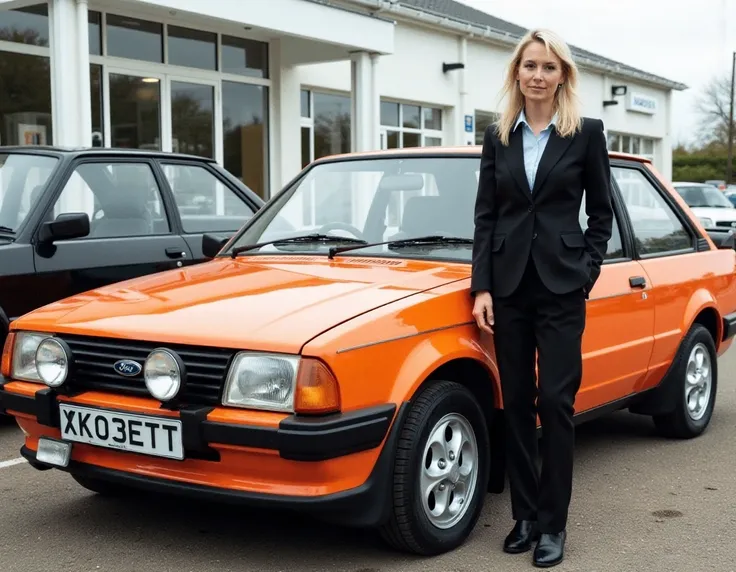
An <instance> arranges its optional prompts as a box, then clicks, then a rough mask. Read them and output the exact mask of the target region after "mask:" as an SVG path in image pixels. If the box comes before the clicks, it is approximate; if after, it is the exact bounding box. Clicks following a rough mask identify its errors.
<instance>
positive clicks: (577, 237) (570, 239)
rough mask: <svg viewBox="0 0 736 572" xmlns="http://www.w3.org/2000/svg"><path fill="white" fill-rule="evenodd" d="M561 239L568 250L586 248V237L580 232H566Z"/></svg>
mask: <svg viewBox="0 0 736 572" xmlns="http://www.w3.org/2000/svg"><path fill="white" fill-rule="evenodd" d="M560 238H562V242H563V243H564V244H565V246H567V247H568V248H585V237H584V236H583V234H582V233H580V232H566V233H563V234H561V235H560Z"/></svg>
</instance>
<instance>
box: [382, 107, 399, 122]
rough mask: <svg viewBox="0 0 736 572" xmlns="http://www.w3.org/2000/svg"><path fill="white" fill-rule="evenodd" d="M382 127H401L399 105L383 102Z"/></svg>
mask: <svg viewBox="0 0 736 572" xmlns="http://www.w3.org/2000/svg"><path fill="white" fill-rule="evenodd" d="M381 125H388V126H391V127H398V126H399V104H398V103H392V102H390V101H382V102H381Z"/></svg>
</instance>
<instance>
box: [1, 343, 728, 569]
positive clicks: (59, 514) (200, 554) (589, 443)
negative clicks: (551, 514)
mask: <svg viewBox="0 0 736 572" xmlns="http://www.w3.org/2000/svg"><path fill="white" fill-rule="evenodd" d="M719 367H720V386H719V389H718V400H717V403H716V411H715V415H714V418H713V421H712V423H711V426H710V428H709V429H708V431H707V432H706V433H705V434H704V435H703V436H701V437H700V438H698V439H695V440H692V441H670V440H666V439H662V438H660V437H658V436H657V435H656V434H655V433H654V430H653V426H652V424H651V421H650V420H649V418H647V417H639V416H635V415H632V414H629V413H627V412H619V413H616V414H614V415H610V416H608V417H606V418H604V419H602V420H599V421H594V422H591V423H589V424H587V425H584V426H581V427H580V428H579V429H578V445H577V449H576V467H575V471H576V472H575V489H574V491H573V501H572V505H571V507H570V521H569V526H568V544H567V552H566V559H565V561H564V562H563V563H562V564H561V565H559V566H557V567H556V568H554V570H560V571H581V572H582V571H585V572H607V571H616V572H620V571H623V570H626V571H648V572H659V571H668V572H679V571H683V572H685V571H687V572H690V571H693V570H697V571H705V570H717V571H719V572H736V564H734V560H733V542H734V539H736V535H735V534H734V532H733V531H734V527H736V494H734V490H735V489H736V454H734V451H735V449H734V438H735V437H736V349H733V350H730V351H729V353H728V354H727V355H726V356H725V357H724V358H721V360H720V362H719ZM21 444H22V434H21V433H20V431H19V430H18V428H17V427H16V426H15V425H14V424H8V423H7V422H5V423H2V422H0V490H2V497H0V498H2V506H1V508H0V562H1V564H0V569H1V570H2V571H3V572H38V571H40V570H54V571H55V572H61V571H64V572H66V571H74V572H87V571H89V572H143V571H145V572H188V571H193V572H194V571H197V572H199V571H208V572H209V571H212V572H220V571H223V572H230V571H233V572H235V571H237V572H249V571H259V572H276V571H282V570H283V571H287V570H289V571H290V570H298V571H304V572H307V571H332V570H334V571H346V572H388V571H421V572H432V571H443V572H478V571H496V570H503V571H505V572H516V571H521V570H533V569H534V568H533V567H532V564H531V553H526V554H521V555H508V554H505V553H503V552H502V550H501V544H502V542H503V537H504V535H505V534H506V533H507V531H508V530H509V528H510V526H511V520H510V509H509V503H508V492H506V493H504V494H503V495H500V496H495V495H489V496H488V498H487V502H486V507H485V510H484V512H483V515H482V517H481V519H480V521H479V523H478V526H477V528H476V530H475V532H474V534H473V535H472V536H471V538H470V539H469V541H468V542H467V544H466V545H465V546H463V547H462V548H461V549H458V550H456V551H455V552H452V553H450V554H446V555H443V556H440V557H435V558H430V559H426V558H417V557H411V556H407V555H404V554H400V553H396V552H393V551H391V550H389V549H387V548H386V547H385V546H384V545H383V543H382V542H381V541H380V539H377V538H376V537H375V536H374V535H372V534H370V533H366V532H364V531H356V530H349V529H344V528H337V527H334V526H330V525H327V524H322V523H321V522H319V521H315V520H313V519H311V518H309V517H306V516H301V515H295V514H291V513H283V512H271V511H264V510H254V509H248V510H244V509H242V508H235V507H229V506H221V505H217V506H216V505H207V504H203V503H193V502H191V501H188V500H180V499H175V498H174V499H172V498H170V499H162V498H155V497H151V496H143V495H141V497H140V498H134V499H133V500H130V499H127V500H120V499H116V500H111V499H104V498H101V497H98V496H95V495H94V494H92V493H90V492H88V491H86V490H85V489H83V488H81V487H80V486H79V485H77V484H76V483H75V482H74V481H73V480H72V479H71V477H69V476H68V475H66V474H64V473H61V472H58V471H48V472H43V473H42V472H37V471H35V470H34V469H32V468H31V467H30V466H29V465H28V464H27V463H14V462H13V460H14V459H17V458H18V449H19V448H20V446H21Z"/></svg>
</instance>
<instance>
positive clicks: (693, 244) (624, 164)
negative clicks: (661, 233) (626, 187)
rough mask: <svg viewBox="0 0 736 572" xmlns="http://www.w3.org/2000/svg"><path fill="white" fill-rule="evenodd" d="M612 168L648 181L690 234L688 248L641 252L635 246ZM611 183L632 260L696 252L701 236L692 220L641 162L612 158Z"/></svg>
mask: <svg viewBox="0 0 736 572" xmlns="http://www.w3.org/2000/svg"><path fill="white" fill-rule="evenodd" d="M614 169H626V170H630V171H636V172H638V173H640V174H641V175H642V177H643V178H644V180H645V181H646V182H647V183H649V184H650V185H651V186H652V188H653V189H654V192H655V193H657V194H658V195H659V197H660V198H661V199H662V200H663V201H664V203H665V204H666V205H667V206H668V207H669V208H670V210H671V211H672V213H673V214H674V215H675V217H676V218H677V220H678V221H679V222H680V224H681V225H682V227H683V228H684V229H685V232H687V233H688V235H689V236H690V246H689V247H688V248H679V249H676V250H665V251H662V252H652V253H641V252H639V249H638V248H637V247H636V240H635V236H636V235H635V233H634V226H633V221H632V220H631V215H630V214H629V210H628V208H626V206H625V204H624V201H623V195H622V193H621V188H620V187H619V184H618V180H617V179H616V177H615V175H614V171H613V170H614ZM611 185H612V188H614V189H615V193H616V196H617V198H618V201H619V202H620V204H621V208H620V209H619V210H620V211H622V215H623V216H624V217H625V220H626V227H627V232H626V234H627V240H628V241H629V243H630V246H631V251H630V252H631V253H632V254H633V259H634V260H642V261H646V260H651V259H656V258H667V257H670V256H680V255H682V254H690V253H694V252H698V240H699V239H700V238H702V237H701V236H700V233H699V232H698V230H697V229H696V228H695V226H694V225H693V222H692V221H691V220H690V218H689V217H687V215H686V214H685V213H684V212H683V211H682V209H681V208H680V205H679V204H678V203H677V202H676V201H675V199H674V197H672V196H671V195H670V193H669V192H668V191H667V190H666V189H664V188H663V187H662V185H661V183H660V182H659V181H658V180H657V178H656V177H655V176H654V174H653V173H652V172H651V171H650V170H649V169H647V168H646V167H645V165H644V164H643V163H639V162H635V161H626V160H623V159H612V160H611Z"/></svg>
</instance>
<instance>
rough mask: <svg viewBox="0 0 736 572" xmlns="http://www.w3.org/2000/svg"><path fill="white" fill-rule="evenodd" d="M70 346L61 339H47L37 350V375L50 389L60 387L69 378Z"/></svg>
mask: <svg viewBox="0 0 736 572" xmlns="http://www.w3.org/2000/svg"><path fill="white" fill-rule="evenodd" d="M70 353H71V352H70V351H69V348H68V346H67V345H66V344H65V343H64V342H63V341H62V340H59V339H56V338H46V339H44V340H43V341H42V342H41V343H40V344H38V348H37V349H36V356H35V361H36V373H37V374H38V377H39V378H40V379H41V381H43V382H44V383H45V384H46V385H48V386H49V387H60V386H61V385H63V384H64V382H65V381H66V379H67V377H68V376H69V355H70Z"/></svg>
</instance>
